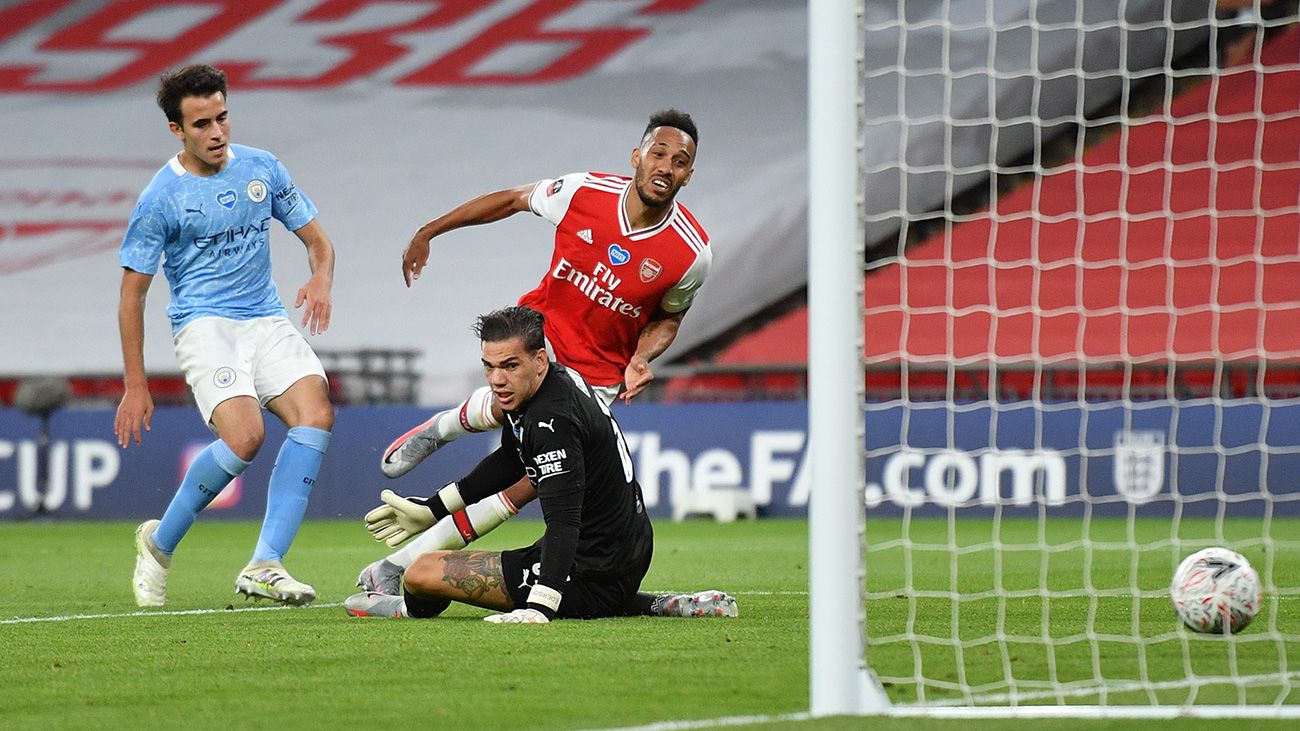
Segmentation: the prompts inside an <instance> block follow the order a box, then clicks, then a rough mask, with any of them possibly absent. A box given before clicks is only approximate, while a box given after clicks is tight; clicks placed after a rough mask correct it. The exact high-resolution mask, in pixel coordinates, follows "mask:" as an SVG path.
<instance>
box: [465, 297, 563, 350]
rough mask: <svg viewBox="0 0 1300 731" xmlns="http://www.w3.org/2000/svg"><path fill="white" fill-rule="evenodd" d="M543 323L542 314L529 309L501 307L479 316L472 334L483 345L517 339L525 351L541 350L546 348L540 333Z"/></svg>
mask: <svg viewBox="0 0 1300 731" xmlns="http://www.w3.org/2000/svg"><path fill="white" fill-rule="evenodd" d="M544 322H546V318H545V317H543V316H542V313H540V312H538V311H537V310H534V309H533V308H531V307H519V306H515V307H503V308H502V309H499V310H494V311H492V312H489V313H487V314H486V315H479V316H478V320H476V321H475V322H474V334H475V335H477V336H478V337H479V340H482V341H483V342H485V343H499V342H502V341H504V340H510V339H511V338H519V339H520V340H521V341H523V344H524V349H525V350H528V351H535V350H541V349H542V348H545V347H546V334H545V333H544V332H543V331H542V323H544Z"/></svg>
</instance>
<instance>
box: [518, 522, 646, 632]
mask: <svg viewBox="0 0 1300 731" xmlns="http://www.w3.org/2000/svg"><path fill="white" fill-rule="evenodd" d="M538 543H540V541H539V542H538ZM541 562H542V548H541V546H540V545H538V544H534V545H531V546H529V547H528V548H516V549H514V550H511V551H502V552H501V573H502V575H503V577H504V578H505V583H506V586H505V588H506V593H508V594H509V595H510V599H511V601H513V602H514V603H515V606H516V607H524V606H527V605H528V592H530V591H532V588H533V584H535V583H537V574H538V572H539V571H541V568H542V563H541ZM649 570H650V551H646V555H645V558H644V559H643V560H642V561H641V562H640V563H639V564H637V565H634V566H631V567H630V568H629V570H628V572H627V573H624V574H620V575H617V576H611V577H601V578H600V579H592V578H589V577H581V576H579V577H574V578H570V579H569V582H568V583H567V584H565V586H564V590H563V598H562V599H561V600H560V608H559V610H558V611H557V612H556V613H555V617H556V618H557V619H595V618H597V617H623V616H627V615H631V614H636V613H637V610H636V606H635V605H634V604H633V599H634V598H635V597H636V593H637V590H639V589H640V588H641V580H642V579H644V578H645V575H646V572H647V571H649Z"/></svg>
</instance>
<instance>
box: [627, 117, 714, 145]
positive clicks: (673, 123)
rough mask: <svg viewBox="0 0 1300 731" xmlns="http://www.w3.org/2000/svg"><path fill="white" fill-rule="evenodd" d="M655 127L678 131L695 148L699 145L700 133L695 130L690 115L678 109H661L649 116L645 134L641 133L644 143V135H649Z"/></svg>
mask: <svg viewBox="0 0 1300 731" xmlns="http://www.w3.org/2000/svg"><path fill="white" fill-rule="evenodd" d="M657 127H672V128H673V129H680V130H681V131H683V132H685V133H686V136H687V137H690V138H691V142H694V143H695V144H696V145H697V146H698V145H699V144H700V132H699V130H697V129H695V120H693V119H691V115H689V114H687V113H686V112H683V111H681V110H679V109H663V110H660V111H658V112H655V113H654V114H651V115H650V123H649V124H647V125H646V126H645V132H642V133H641V139H642V140H643V141H644V140H645V138H646V135H648V134H650V132H651V131H653V130H654V129H655V128H657Z"/></svg>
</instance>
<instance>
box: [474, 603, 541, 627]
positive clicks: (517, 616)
mask: <svg viewBox="0 0 1300 731" xmlns="http://www.w3.org/2000/svg"><path fill="white" fill-rule="evenodd" d="M483 621H484V622H491V623H492V624H546V623H547V622H550V621H551V620H549V619H547V618H546V615H545V614H542V613H541V612H539V611H537V610H536V609H531V608H527V607H525V608H524V609H516V610H515V611H513V612H506V613H505V614H489V615H488V616H486V617H484V618H483Z"/></svg>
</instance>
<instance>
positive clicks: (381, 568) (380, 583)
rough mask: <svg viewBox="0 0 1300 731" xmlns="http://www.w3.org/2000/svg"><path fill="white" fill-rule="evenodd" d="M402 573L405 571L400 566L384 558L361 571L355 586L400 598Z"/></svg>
mask: <svg viewBox="0 0 1300 731" xmlns="http://www.w3.org/2000/svg"><path fill="white" fill-rule="evenodd" d="M404 573H405V570H404V569H402V567H401V566H398V565H397V564H395V563H393V562H392V561H389V560H388V559H386V558H381V559H379V560H378V561H376V562H374V563H372V564H370V565H369V566H367V567H365V568H364V569H361V574H360V575H359V576H357V586H359V587H361V588H362V589H365V590H366V591H370V592H374V593H376V594H388V595H389V596H400V595H401V593H402V574H404Z"/></svg>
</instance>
